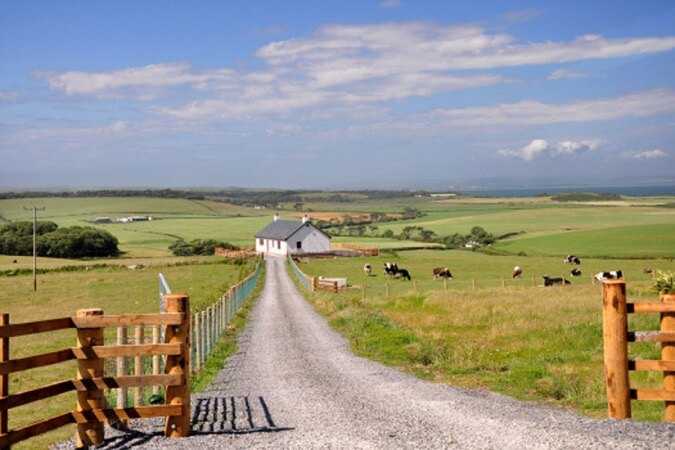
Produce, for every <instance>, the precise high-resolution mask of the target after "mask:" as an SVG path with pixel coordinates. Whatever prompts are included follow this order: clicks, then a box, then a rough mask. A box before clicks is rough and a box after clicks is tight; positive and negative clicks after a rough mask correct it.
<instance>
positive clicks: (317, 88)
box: [0, 0, 675, 189]
mask: <svg viewBox="0 0 675 450" xmlns="http://www.w3.org/2000/svg"><path fill="white" fill-rule="evenodd" d="M674 143H675V2H672V1H649V0H647V1H642V2H633V1H587V0H586V1H561V2H541V1H510V2H509V1H480V2H453V1H411V0H398V1H396V0H372V1H367V0H360V1H334V2H330V1H326V2H316V1H284V2H279V1H255V0H251V1H248V2H232V1H199V2H184V1H151V0H146V1H107V2H103V1H63V2H53V1H32V0H22V1H14V0H4V1H2V2H0V189H8V188H43V187H58V186H67V187H115V186H125V187H128V186H137V187H147V186H154V187H160V186H162V187H166V186H168V187H173V186H175V187H190V186H192V187H198V186H212V187H227V186H241V187H280V188H361V187H386V188H392V187H402V188H405V187H410V186H413V185H414V186H425V185H428V186H434V187H438V186H454V185H458V184H462V183H463V182H465V181H466V180H475V179H486V178H495V177H499V178H512V177H517V178H519V179H537V180H547V179H550V180H553V179H556V180H570V181H580V182H592V181H594V180H602V181H605V180H608V181H609V180H612V181H617V182H620V181H621V180H628V179H634V178H648V179H653V180H654V181H658V180H663V179H671V180H672V179H675V144H674Z"/></svg>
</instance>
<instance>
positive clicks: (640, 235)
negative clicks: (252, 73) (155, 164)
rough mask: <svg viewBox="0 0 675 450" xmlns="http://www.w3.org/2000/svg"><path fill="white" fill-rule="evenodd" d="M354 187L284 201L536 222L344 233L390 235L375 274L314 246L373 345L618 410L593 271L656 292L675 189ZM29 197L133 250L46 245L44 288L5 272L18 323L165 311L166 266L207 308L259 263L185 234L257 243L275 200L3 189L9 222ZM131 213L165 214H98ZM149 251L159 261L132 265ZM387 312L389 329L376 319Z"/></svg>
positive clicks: (435, 374) (641, 292) (285, 210)
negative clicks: (465, 238) (629, 193)
mask: <svg viewBox="0 0 675 450" xmlns="http://www.w3.org/2000/svg"><path fill="white" fill-rule="evenodd" d="M349 199H350V201H349V202H345V201H341V202H330V201H327V200H326V198H325V196H315V197H314V198H313V197H312V196H308V198H304V199H303V200H304V204H303V210H302V211H297V210H295V208H294V205H292V204H288V205H282V207H280V208H279V212H280V214H281V216H282V218H291V217H300V216H301V215H302V214H305V213H306V214H308V215H309V216H310V218H311V217H312V215H313V214H317V215H318V214H319V213H321V214H324V215H326V216H330V217H333V216H340V215H343V214H344V215H347V214H349V215H358V214H370V213H373V212H379V213H388V214H391V215H398V214H400V213H401V212H402V210H403V209H404V208H406V207H412V208H416V209H418V210H419V211H421V212H422V213H424V215H423V216H422V217H418V218H416V219H414V220H407V221H403V220H400V221H393V222H381V223H377V224H376V225H377V226H378V229H379V231H380V232H382V231H384V230H386V229H391V230H393V231H394V232H395V233H399V232H400V231H401V230H402V229H403V228H404V227H406V226H411V225H412V226H423V227H424V228H426V229H431V230H433V231H435V232H436V233H437V234H438V235H441V236H442V235H448V234H452V233H460V234H466V233H468V232H469V230H470V229H471V228H472V227H473V226H481V227H483V228H485V230H487V231H488V232H490V233H492V234H494V235H496V236H500V235H503V234H507V233H520V234H517V235H515V236H513V237H511V238H509V239H504V240H500V241H497V243H495V244H494V246H493V248H491V249H487V250H489V252H490V253H498V254H499V255H494V254H487V253H483V252H481V251H465V250H461V251H459V250H443V249H438V250H406V248H410V247H413V248H414V247H420V246H428V245H430V244H429V243H420V242H415V241H403V240H398V239H384V238H380V237H369V236H359V237H356V236H354V237H346V236H341V237H335V238H334V239H333V241H334V242H350V243H355V244H359V245H363V246H371V247H378V248H380V249H382V250H383V253H382V254H381V256H379V257H377V258H368V259H367V261H368V262H370V263H371V264H372V265H373V269H374V270H373V274H374V276H372V277H366V276H365V275H364V274H363V272H362V269H361V267H362V265H363V263H364V262H366V259H365V258H351V259H325V260H313V261H311V262H310V263H305V264H302V265H301V267H302V269H303V270H305V271H306V272H307V273H309V274H313V275H324V276H346V277H347V278H348V280H349V283H350V284H352V285H355V286H363V287H364V288H365V289H364V290H361V289H352V290H348V291H344V292H342V293H340V294H338V295H337V296H333V295H331V294H320V295H316V296H314V299H313V301H314V303H315V305H316V306H317V308H318V309H319V310H320V311H322V312H323V313H324V314H326V316H327V317H329V319H330V320H331V322H332V324H333V325H334V326H336V327H337V328H338V329H340V330H341V331H342V332H344V333H345V334H346V335H347V336H348V337H349V338H350V339H351V341H352V345H353V346H354V348H355V350H356V351H357V352H359V353H361V354H364V355H366V356H368V357H371V358H374V359H378V360H382V361H384V362H385V363H388V364H392V365H395V366H399V367H401V368H403V369H405V370H410V371H411V372H413V373H415V374H417V375H419V376H423V377H427V378H430V379H433V380H437V381H441V382H448V383H452V384H457V385H463V386H473V387H484V388H489V389H494V390H497V391H500V392H504V393H506V394H508V395H512V396H514V397H518V398H522V399H527V400H537V401H546V402H552V403H555V404H558V405H561V406H564V407H569V408H574V409H576V410H577V411H580V412H582V413H584V414H589V415H593V416H597V417H604V415H605V403H604V402H605V398H604V388H603V381H602V349H601V322H600V287H599V286H598V285H593V284H592V283H591V275H592V274H593V273H594V272H598V271H604V270H615V269H621V270H623V272H624V273H625V274H626V277H627V280H628V294H629V299H631V300H636V299H646V300H653V299H654V298H655V297H654V294H653V293H651V292H650V284H651V281H650V276H649V275H648V274H645V273H643V269H645V268H647V267H649V268H652V269H655V270H657V269H661V270H675V264H674V263H673V258H675V209H673V208H663V207H660V206H659V205H662V204H669V203H671V204H672V203H673V202H674V200H675V199H673V198H665V197H664V198H645V199H641V198H635V199H633V198H631V199H629V200H628V201H625V202H618V203H612V204H601V205H599V206H598V205H590V204H581V203H564V204H562V203H556V202H553V201H551V200H550V199H549V198H547V197H536V198H525V199H490V198H465V197H458V198H450V199H448V198H440V199H438V198H430V197H421V198H420V197H409V198H399V199H386V200H380V199H378V200H368V199H367V198H365V196H363V195H353V196H349ZM29 205H36V206H46V210H45V211H41V212H39V214H38V218H39V219H40V220H52V221H54V222H56V223H57V224H59V226H71V225H91V226H95V227H99V228H103V229H106V230H107V231H109V232H111V233H112V234H113V235H114V236H116V237H117V238H118V240H119V247H120V250H121V251H122V252H123V253H122V255H120V257H118V258H106V259H103V260H100V259H99V260H58V259H50V258H38V267H39V268H44V269H48V270H51V271H50V272H48V273H45V274H40V275H38V291H37V292H35V293H34V292H32V290H31V287H32V279H31V276H30V275H20V276H0V309H2V310H3V311H7V312H9V313H10V314H11V317H12V321H13V322H20V321H24V320H34V319H36V318H46V317H57V316H65V315H70V314H73V313H74V312H75V311H76V310H77V309H78V308H85V307H102V308H103V309H104V310H105V311H106V312H109V313H116V312H150V311H155V310H156V308H157V302H158V295H157V290H158V287H157V285H158V282H157V272H160V271H161V272H163V273H164V274H165V275H166V276H167V278H168V280H169V283H170V285H171V287H172V289H173V290H174V291H175V292H178V291H183V292H187V293H189V294H190V296H191V299H192V309H193V311H195V310H199V309H200V308H203V307H205V306H206V305H208V304H210V302H212V301H213V300H214V299H215V298H217V297H218V296H219V295H220V294H221V293H222V292H224V291H225V290H226V289H227V287H228V286H229V285H231V284H233V283H234V282H236V281H237V280H238V279H240V277H242V276H243V273H248V272H249V271H250V269H251V268H249V267H245V266H234V265H228V264H221V263H220V262H221V259H220V258H216V257H202V258H182V257H173V256H171V253H170V251H169V250H168V247H169V245H171V244H172V243H173V242H175V240H176V239H179V238H181V239H184V240H187V241H189V240H192V239H216V240H220V241H226V242H230V243H232V244H235V245H240V246H245V247H251V246H252V245H253V236H254V235H255V233H256V232H257V231H259V230H260V229H262V228H263V227H264V226H265V225H267V224H268V223H269V222H270V221H271V220H272V215H273V214H274V210H270V209H267V210H259V209H254V208H246V207H240V206H234V205H229V204H226V203H220V202H212V201H201V200H200V201H195V200H186V199H160V198H134V197H131V198H127V197H125V198H108V197H105V198H44V199H43V198H35V199H15V200H0V223H1V221H3V220H30V219H31V213H30V211H25V210H23V208H22V207H23V206H29ZM129 215H151V216H153V217H154V218H156V219H157V220H153V221H152V222H132V223H124V224H122V223H120V224H117V223H115V224H90V223H89V222H88V221H89V220H91V219H93V218H95V217H111V218H115V217H124V216H129ZM431 245H434V244H431ZM436 245H437V244H436ZM569 253H574V254H576V255H578V256H580V257H581V258H582V265H581V266H580V268H581V269H582V271H583V276H582V277H580V278H577V279H573V278H571V277H569V270H570V269H571V266H569V265H565V264H563V263H562V258H563V256H565V255H566V254H569ZM14 260H16V261H17V262H16V263H14ZM385 261H396V262H397V263H398V264H399V266H400V267H404V268H407V269H409V270H410V272H411V273H412V276H413V282H403V281H400V280H387V281H386V283H385V277H384V275H383V274H382V265H383V263H384V262H385ZM139 264H140V265H142V266H143V267H144V268H143V269H141V270H129V269H128V268H127V267H128V266H134V265H139ZM31 265H32V258H30V257H27V256H23V257H16V256H9V255H0V271H12V270H15V269H30V267H31ZM514 265H520V266H521V267H523V269H524V273H523V275H522V277H521V278H520V279H517V280H512V279H511V278H510V274H511V270H512V269H513V266H514ZM67 266H90V267H89V269H90V270H86V269H87V268H86V267H85V268H84V269H77V270H74V269H67V271H66V268H67ZM434 266H448V267H449V268H450V270H451V271H452V274H453V275H454V279H453V280H451V281H448V283H447V289H448V290H447V294H446V293H445V290H444V287H443V286H444V285H443V281H442V280H436V281H434V280H432V277H431V269H432V268H433V267H434ZM542 275H549V276H552V277H558V276H565V277H566V278H568V279H571V280H572V283H573V284H572V285H571V286H568V287H565V288H560V287H553V288H550V287H549V288H543V287H539V285H541V284H542V279H541V277H542ZM533 277H534V281H533ZM474 280H475V281H474ZM502 285H503V286H504V287H502ZM373 327H375V329H377V330H378V331H377V332H373V329H374V328H373ZM650 327H651V328H653V327H654V323H652V322H650V321H649V320H647V323H645V326H644V327H641V328H642V329H648V328H650ZM59 339H61V338H59ZM62 339H66V340H67V339H68V338H66V337H63V338H62ZM60 344H61V343H60V342H59V345H60ZM55 346H56V343H54V344H53V345H52V343H51V342H43V341H37V342H27V343H25V344H23V343H22V344H21V346H20V347H19V346H15V347H14V350H13V351H21V352H26V353H30V352H33V353H37V352H40V351H49V350H50V349H53V348H55ZM19 348H20V350H19ZM635 348H636V350H635V351H637V352H641V353H640V354H641V355H643V356H644V357H648V356H649V355H652V354H653V352H654V349H653V348H652V347H649V346H643V347H635ZM29 373H30V372H29ZM54 376H55V377H57V378H63V376H61V375H57V374H54ZM66 376H70V373H69V374H68V375H66ZM40 377H41V375H30V376H29V377H28V378H27V379H26V380H25V381H18V380H12V383H13V384H12V385H11V386H12V387H11V389H12V391H14V392H16V391H17V390H21V389H23V388H25V387H24V386H23V384H19V383H27V385H30V383H32V382H35V381H36V380H37V378H40ZM656 377H659V378H660V376H659V375H651V376H648V375H644V374H640V378H641V381H643V382H646V383H648V384H652V385H658V383H659V382H660V380H659V379H656ZM57 400H59V399H57ZM67 401H70V400H67ZM640 403H642V404H640ZM45 408H46V409H49V412H54V411H55V410H59V408H60V406H58V404H54V405H51V404H50V405H47V406H45ZM634 408H635V414H634V416H635V417H636V418H638V419H649V420H658V419H659V418H660V414H661V406H660V405H659V404H654V403H652V402H649V403H647V402H637V404H636V406H635V407H634ZM23 414H24V416H23V417H18V418H17V419H16V420H19V421H27V420H28V418H29V417H30V411H27V410H24V412H23ZM13 420H14V419H13ZM67 434H68V433H67V432H66V433H62V434H61V435H60V436H66V435H67ZM40 439H42V438H40ZM45 439H49V438H47V437H46V438H45ZM39 442H41V443H44V442H47V441H42V440H41V441H39ZM43 447H44V445H43ZM19 448H20V447H19Z"/></svg>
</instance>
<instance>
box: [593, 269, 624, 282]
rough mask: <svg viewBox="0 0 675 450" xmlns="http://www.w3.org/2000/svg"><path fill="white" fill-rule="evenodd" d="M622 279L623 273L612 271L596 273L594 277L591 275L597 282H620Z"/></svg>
mask: <svg viewBox="0 0 675 450" xmlns="http://www.w3.org/2000/svg"><path fill="white" fill-rule="evenodd" d="M621 278H623V272H621V271H620V270H612V271H609V272H598V273H596V274H595V275H593V279H594V280H597V281H605V280H620V279H621Z"/></svg>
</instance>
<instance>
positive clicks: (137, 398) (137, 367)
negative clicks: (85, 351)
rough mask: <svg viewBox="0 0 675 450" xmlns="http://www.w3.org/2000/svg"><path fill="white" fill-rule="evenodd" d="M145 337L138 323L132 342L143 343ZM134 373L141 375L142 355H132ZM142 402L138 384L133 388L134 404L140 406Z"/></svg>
mask: <svg viewBox="0 0 675 450" xmlns="http://www.w3.org/2000/svg"><path fill="white" fill-rule="evenodd" d="M144 337H145V329H144V328H143V325H138V326H137V327H136V329H135V330H134V343H135V344H136V345H141V344H143V339H144ZM134 375H136V376H138V375H143V357H142V356H135V357H134ZM142 404H143V388H142V387H140V386H138V387H135V388H134V406H141V405H142Z"/></svg>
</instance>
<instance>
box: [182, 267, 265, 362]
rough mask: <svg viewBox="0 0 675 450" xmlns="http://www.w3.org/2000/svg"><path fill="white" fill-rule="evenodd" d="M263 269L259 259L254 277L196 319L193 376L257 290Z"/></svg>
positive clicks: (192, 336) (192, 341)
mask: <svg viewBox="0 0 675 450" xmlns="http://www.w3.org/2000/svg"><path fill="white" fill-rule="evenodd" d="M261 268H262V259H259V260H258V264H257V265H256V268H255V271H254V272H253V273H252V274H251V275H249V276H248V277H246V278H245V279H243V280H242V281H240V282H239V283H237V284H235V285H234V286H232V287H231V288H230V289H228V291H227V292H226V293H224V294H223V295H222V296H221V297H220V298H219V299H218V301H216V302H215V303H214V304H212V305H211V306H209V307H208V308H206V309H205V310H203V311H200V312H198V313H195V314H193V315H192V327H191V330H192V332H191V336H190V342H191V347H192V354H191V356H192V357H191V358H190V364H191V371H192V372H193V373H194V372H199V371H200V370H201V368H202V367H203V366H204V362H205V361H206V359H207V358H208V356H209V354H210V353H211V352H212V351H213V348H214V346H215V344H216V342H217V341H218V339H219V338H220V336H221V335H222V334H223V332H224V331H225V329H226V328H227V324H228V323H229V322H230V320H232V317H234V314H235V313H236V312H237V310H238V309H239V308H240V307H241V305H242V304H243V303H244V301H246V299H247V298H248V297H249V296H250V294H251V292H253V289H255V285H256V283H257V282H258V278H259V277H260V272H261Z"/></svg>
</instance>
